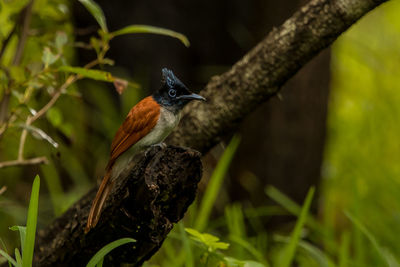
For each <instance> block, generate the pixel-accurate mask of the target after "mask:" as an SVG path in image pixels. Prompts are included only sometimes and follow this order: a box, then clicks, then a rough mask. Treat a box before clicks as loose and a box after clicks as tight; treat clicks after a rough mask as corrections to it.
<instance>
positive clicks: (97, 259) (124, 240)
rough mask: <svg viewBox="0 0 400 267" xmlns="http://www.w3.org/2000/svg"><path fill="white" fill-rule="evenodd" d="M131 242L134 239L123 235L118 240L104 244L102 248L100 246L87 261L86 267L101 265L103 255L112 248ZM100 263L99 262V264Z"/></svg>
mask: <svg viewBox="0 0 400 267" xmlns="http://www.w3.org/2000/svg"><path fill="white" fill-rule="evenodd" d="M132 242H136V240H135V239H133V238H129V237H125V238H121V239H118V240H115V241H113V242H111V243H109V244H107V245H105V246H104V247H103V248H101V249H100V250H99V251H98V252H97V253H96V254H95V255H94V256H93V257H92V258H91V259H90V261H89V262H88V264H87V265H86V267H95V266H102V265H103V264H102V262H103V259H104V257H105V256H106V255H107V254H108V253H110V252H111V251H112V250H113V249H115V248H117V247H119V246H122V245H125V244H127V243H132ZM99 263H100V264H99Z"/></svg>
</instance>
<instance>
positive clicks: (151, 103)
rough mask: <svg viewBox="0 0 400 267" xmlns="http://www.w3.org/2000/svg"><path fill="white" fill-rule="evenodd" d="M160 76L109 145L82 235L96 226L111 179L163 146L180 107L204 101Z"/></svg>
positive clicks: (170, 76)
mask: <svg viewBox="0 0 400 267" xmlns="http://www.w3.org/2000/svg"><path fill="white" fill-rule="evenodd" d="M161 72H162V79H161V86H160V88H159V89H158V90H157V91H155V92H154V93H153V94H152V95H150V96H148V97H146V98H144V99H142V100H141V101H140V102H139V103H137V104H136V105H135V106H133V107H132V109H131V110H130V111H129V113H128V115H127V117H126V118H125V120H124V122H123V123H122V125H121V126H120V127H119V129H118V130H117V132H116V134H115V136H114V139H113V140H112V142H111V152H110V157H109V161H108V164H107V167H106V170H105V175H104V176H103V180H102V182H101V184H100V186H99V189H98V191H97V193H96V196H95V198H94V200H93V203H92V206H91V208H90V212H89V215H88V219H87V224H86V227H85V233H88V232H89V231H90V230H91V229H92V228H94V227H95V226H96V224H97V222H98V221H99V219H100V215H101V210H102V207H103V205H104V203H105V201H106V199H107V196H108V194H109V193H110V192H111V189H112V187H113V184H114V181H115V179H116V178H117V177H118V176H119V175H120V173H121V172H122V171H123V170H124V169H125V168H126V166H127V164H128V163H129V161H130V160H131V159H132V157H133V156H135V155H136V154H138V153H139V152H141V151H143V150H145V149H147V148H149V147H151V146H154V145H165V144H163V141H164V139H165V138H166V137H167V136H168V135H169V134H170V133H171V132H172V130H173V129H174V128H175V127H176V126H177V125H178V123H179V120H180V118H181V110H182V109H183V107H184V106H185V105H186V104H188V103H189V102H190V101H192V100H200V101H205V100H206V99H205V98H204V97H202V96H200V95H198V94H195V93H193V92H191V91H190V90H189V89H188V88H187V87H186V86H185V85H184V84H183V83H182V82H181V81H180V80H179V79H178V78H177V77H176V76H175V75H174V73H173V72H172V71H171V70H170V69H167V68H163V69H162V70H161Z"/></svg>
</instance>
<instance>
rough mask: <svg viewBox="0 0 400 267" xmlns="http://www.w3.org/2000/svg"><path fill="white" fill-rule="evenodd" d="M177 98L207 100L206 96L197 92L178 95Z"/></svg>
mask: <svg viewBox="0 0 400 267" xmlns="http://www.w3.org/2000/svg"><path fill="white" fill-rule="evenodd" d="M177 99H188V100H201V101H206V99H205V98H204V97H202V96H201V95H198V94H195V93H192V94H190V95H181V96H178V97H177Z"/></svg>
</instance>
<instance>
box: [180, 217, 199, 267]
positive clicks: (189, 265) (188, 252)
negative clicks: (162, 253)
mask: <svg viewBox="0 0 400 267" xmlns="http://www.w3.org/2000/svg"><path fill="white" fill-rule="evenodd" d="M178 225H179V233H180V236H181V240H182V243H183V249H184V251H185V256H186V257H185V266H186V267H194V266H195V265H194V260H193V253H192V248H191V245H190V241H189V237H188V236H187V234H186V232H185V226H184V225H183V222H179V223H178Z"/></svg>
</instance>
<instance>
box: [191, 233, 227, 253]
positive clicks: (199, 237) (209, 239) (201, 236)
mask: <svg viewBox="0 0 400 267" xmlns="http://www.w3.org/2000/svg"><path fill="white" fill-rule="evenodd" d="M185 231H186V232H187V233H189V235H191V236H190V238H191V239H193V240H195V241H197V242H200V243H202V244H204V245H205V246H206V247H207V249H208V251H210V252H213V251H215V250H216V249H228V247H229V244H228V243H225V242H219V238H218V237H216V236H213V235H211V234H207V233H200V232H199V231H197V230H195V229H191V228H185Z"/></svg>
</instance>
